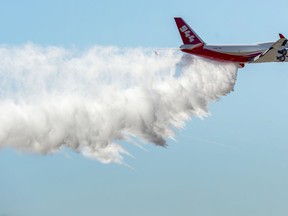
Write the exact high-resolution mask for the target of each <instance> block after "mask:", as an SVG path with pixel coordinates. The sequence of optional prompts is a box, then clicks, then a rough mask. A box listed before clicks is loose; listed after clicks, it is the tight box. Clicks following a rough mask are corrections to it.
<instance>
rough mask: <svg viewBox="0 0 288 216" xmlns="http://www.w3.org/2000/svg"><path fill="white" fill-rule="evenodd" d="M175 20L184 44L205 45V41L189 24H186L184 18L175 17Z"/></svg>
mask: <svg viewBox="0 0 288 216" xmlns="http://www.w3.org/2000/svg"><path fill="white" fill-rule="evenodd" d="M174 19H175V22H176V25H177V27H178V30H179V33H180V35H181V38H182V41H183V43H184V44H193V45H195V44H199V43H202V44H204V41H203V40H202V39H201V38H200V37H199V36H198V35H197V34H196V33H195V32H194V31H193V30H192V29H191V27H190V26H189V25H188V24H187V23H185V21H184V20H183V19H182V18H179V17H175V18H174Z"/></svg>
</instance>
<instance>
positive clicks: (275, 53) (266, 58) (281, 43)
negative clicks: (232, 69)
mask: <svg viewBox="0 0 288 216" xmlns="http://www.w3.org/2000/svg"><path fill="white" fill-rule="evenodd" d="M279 36H280V39H279V40H277V41H276V42H275V43H274V44H273V45H272V46H271V47H270V48H269V49H267V50H265V51H264V52H263V53H261V54H260V55H258V56H256V57H254V58H253V59H251V61H250V63H261V62H283V61H288V56H286V55H287V50H286V49H285V45H286V43H287V39H286V38H285V37H284V36H283V35H282V34H279Z"/></svg>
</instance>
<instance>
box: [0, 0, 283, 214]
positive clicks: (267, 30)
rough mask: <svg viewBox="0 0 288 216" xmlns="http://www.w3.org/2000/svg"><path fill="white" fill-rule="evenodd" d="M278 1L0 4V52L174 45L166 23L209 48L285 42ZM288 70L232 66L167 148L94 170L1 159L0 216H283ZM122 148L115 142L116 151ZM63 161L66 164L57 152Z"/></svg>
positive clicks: (71, 162)
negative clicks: (228, 83) (224, 86)
mask: <svg viewBox="0 0 288 216" xmlns="http://www.w3.org/2000/svg"><path fill="white" fill-rule="evenodd" d="M285 5H286V1H278V2H277V3H276V2H275V4H273V3H271V2H267V3H265V2H263V1H248V0H247V1H246V0H244V1H224V0H221V1H211V2H210V1H200V2H195V1H181V0H180V1H170V0H169V1H157V2H155V1H150V0H145V1H111V0H108V1H92V0H91V1H88V0H83V1H81V2H80V1H68V0H62V1H56V0H51V1H31V0H27V1H20V0H18V1H16V0H10V1H2V2H1V7H0V8H1V13H0V26H1V29H2V31H1V35H0V41H1V43H2V44H7V45H21V44H25V43H27V42H33V43H36V44H40V45H57V46H63V47H68V48H69V47H77V48H87V47H90V46H93V45H95V44H99V45H117V46H119V47H155V48H156V47H178V46H179V45H180V44H181V40H180V37H179V35H178V32H177V29H176V27H175V24H174V20H173V17H174V16H182V17H183V18H185V20H186V21H187V22H188V23H189V24H190V26H192V27H193V28H194V29H195V30H196V32H197V33H198V34H199V35H200V36H201V38H202V39H203V40H205V41H206V42H207V43H212V44H213V43H214V44H217V43H219V44H225V43H235V44H238V43H239V44H241V43H256V42H261V41H273V40H276V39H277V38H278V33H279V32H281V33H283V34H284V35H288V28H287V26H286V24H285V15H284V14H286V12H287V10H286V8H285V7H284V6H285ZM287 72H288V64H285V63H284V64H279V63H278V64H277V63H271V64H255V65H247V66H246V67H245V68H244V69H241V70H239V73H238V80H237V83H236V86H235V91H234V92H233V93H231V94H229V95H228V96H226V97H223V98H222V99H221V100H220V101H219V102H215V103H213V104H211V105H210V112H211V113H212V116H210V117H208V118H205V119H204V120H201V119H197V118H194V119H192V121H190V122H189V123H188V124H187V127H186V128H185V129H184V130H180V131H178V132H177V136H176V139H177V140H178V142H177V143H176V142H174V141H169V142H168V144H169V147H168V148H160V147H155V146H154V145H153V146H152V145H150V146H146V148H147V150H148V151H147V152H146V151H143V150H141V149H138V148H136V147H130V146H129V145H127V148H128V149H129V151H130V152H131V153H132V154H133V155H134V157H135V158H129V157H127V158H126V162H127V163H128V164H130V165H131V166H133V167H134V168H135V169H136V171H134V170H132V169H129V168H127V167H125V166H120V165H115V164H109V165H103V164H101V163H99V162H97V161H94V160H89V159H87V158H85V157H83V156H81V155H78V154H76V153H73V152H70V151H69V150H66V151H64V152H62V153H59V154H55V155H49V156H39V155H30V154H22V153H17V152H15V151H14V150H11V149H2V150H1V151H0V179H1V180H0V183H1V184H0V215H9V216H10V215H11V216H14V215H15V216H18V215H19V216H20V215H21V216H26V215H27V216H28V215H29V216H34V215H35V216H36V215H42V216H46V215H47V216H48V215H63V216H65V215H67V216H68V215H69V216H71V215H73V216H74V215H75V216H76V215H126V216H129V215H139V216H142V215H143V216H144V215H155V216H156V215H157V216H158V215H165V216H170V215H171V216H172V215H202V216H206V215H207V216H208V215H221V216H226V215H227V216H228V215H236V216H241V215H251V216H252V215H253V216H255V215H259V216H260V215H261V216H265V215H267V216H268V215H286V214H285V213H287V212H288V207H287V201H288V195H287V194H288V172H287V171H288V158H287V153H288V146H287V143H288V138H287V128H288V125H287V118H288V114H287V110H288V109H287V108H288V103H287V99H286V98H287V92H288V86H287V80H288V73H287ZM124 145H125V144H124ZM67 155H69V156H67Z"/></svg>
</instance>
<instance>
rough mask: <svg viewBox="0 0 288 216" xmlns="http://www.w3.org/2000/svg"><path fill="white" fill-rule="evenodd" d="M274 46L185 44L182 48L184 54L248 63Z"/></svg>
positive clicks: (268, 43) (270, 43)
mask: <svg viewBox="0 0 288 216" xmlns="http://www.w3.org/2000/svg"><path fill="white" fill-rule="evenodd" d="M272 45H273V42H267V43H259V44H255V45H206V44H201V45H199V44H198V45H192V44H184V45H182V46H181V47H180V49H181V50H182V51H183V52H186V53H190V54H195V55H199V56H202V57H205V58H209V59H213V60H217V61H230V62H237V63H243V64H244V63H247V62H249V61H250V60H251V59H253V58H254V57H255V56H257V55H259V54H261V53H263V52H264V51H265V50H267V49H269V47H271V46H272Z"/></svg>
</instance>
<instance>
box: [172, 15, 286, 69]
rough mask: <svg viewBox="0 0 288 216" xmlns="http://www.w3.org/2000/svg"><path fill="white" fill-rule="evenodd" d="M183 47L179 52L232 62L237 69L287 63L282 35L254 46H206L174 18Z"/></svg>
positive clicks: (179, 20) (184, 24) (185, 25)
mask: <svg viewBox="0 0 288 216" xmlns="http://www.w3.org/2000/svg"><path fill="white" fill-rule="evenodd" d="M174 19H175V22H176V25H177V28H178V30H179V33H180V36H181V38H182V41H183V45H181V46H180V50H181V51H182V52H185V53H189V54H193V55H197V56H200V57H203V58H207V59H212V60H216V61H224V62H233V63H235V64H237V66H238V67H239V68H243V67H244V66H245V64H246V63H262V62H287V61H288V58H287V57H288V55H287V50H288V43H287V39H286V38H285V37H284V36H283V34H279V37H280V39H278V40H277V41H276V42H266V43H258V44H254V45H207V44H206V43H205V42H204V41H203V40H202V39H201V38H200V37H199V36H198V35H197V34H196V33H195V32H194V31H193V29H192V28H191V27H190V26H189V25H188V24H187V23H186V22H185V21H184V20H183V19H182V18H180V17H175V18H174Z"/></svg>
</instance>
